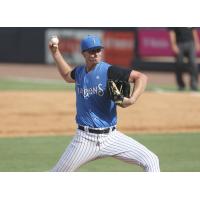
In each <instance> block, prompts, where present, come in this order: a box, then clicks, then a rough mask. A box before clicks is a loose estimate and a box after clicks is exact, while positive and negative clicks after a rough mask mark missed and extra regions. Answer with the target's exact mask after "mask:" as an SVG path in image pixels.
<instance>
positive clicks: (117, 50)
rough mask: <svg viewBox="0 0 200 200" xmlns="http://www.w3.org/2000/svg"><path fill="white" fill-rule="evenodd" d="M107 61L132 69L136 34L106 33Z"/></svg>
mask: <svg viewBox="0 0 200 200" xmlns="http://www.w3.org/2000/svg"><path fill="white" fill-rule="evenodd" d="M103 39H104V45H105V50H104V53H105V60H106V61H107V62H109V63H112V64H113V65H120V66H123V67H131V65H132V63H133V59H134V47H135V42H134V33H133V32H112V31H105V32H104V35H103Z"/></svg>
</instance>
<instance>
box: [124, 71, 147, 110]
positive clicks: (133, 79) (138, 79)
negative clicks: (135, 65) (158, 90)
mask: <svg viewBox="0 0 200 200" xmlns="http://www.w3.org/2000/svg"><path fill="white" fill-rule="evenodd" d="M129 82H130V83H133V84H134V88H133V93H132V94H131V97H130V98H127V97H124V100H123V103H122V105H121V107H123V108H126V107H128V106H130V105H132V104H134V103H135V102H136V101H137V100H138V98H139V97H140V95H141V94H142V93H143V92H144V90H145V88H146V85H147V76H146V75H145V74H143V73H141V72H138V71H135V70H133V71H132V72H131V73H130V76H129Z"/></svg>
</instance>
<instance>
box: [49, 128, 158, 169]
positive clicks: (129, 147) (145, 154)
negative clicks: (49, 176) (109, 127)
mask: <svg viewBox="0 0 200 200" xmlns="http://www.w3.org/2000/svg"><path fill="white" fill-rule="evenodd" d="M108 156H112V157H114V158H116V159H119V160H122V161H125V162H127V163H131V164H136V165H139V166H141V167H142V168H143V170H144V171H146V172H159V171H160V167H159V160H158V157H157V156H156V155H155V154H154V153H152V152H151V151H150V150H149V149H147V148H146V147H145V146H143V145H142V144H140V143H139V142H137V141H135V140H134V139H133V138H131V137H128V136H127V135H124V134H123V133H121V132H119V131H117V130H115V131H112V132H110V133H107V134H94V133H89V132H86V131H81V130H79V129H77V133H76V135H75V136H74V138H73V139H72V141H71V143H70V144H69V146H68V147H67V148H66V150H65V152H64V153H63V155H62V156H61V158H60V160H59V161H58V163H57V164H56V165H55V167H54V168H53V169H52V171H53V172H67V171H68V172H70V171H76V170H77V169H78V168H79V167H80V166H81V165H83V164H85V163H87V162H89V161H92V160H96V159H100V158H105V157H108Z"/></svg>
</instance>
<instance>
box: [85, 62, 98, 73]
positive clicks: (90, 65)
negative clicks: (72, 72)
mask: <svg viewBox="0 0 200 200" xmlns="http://www.w3.org/2000/svg"><path fill="white" fill-rule="evenodd" d="M96 65H97V64H96V63H93V64H87V65H86V71H87V72H89V71H91V70H93V69H94V68H95V66H96Z"/></svg>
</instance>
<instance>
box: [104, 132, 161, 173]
mask: <svg viewBox="0 0 200 200" xmlns="http://www.w3.org/2000/svg"><path fill="white" fill-rule="evenodd" d="M108 143H109V145H105V148H104V149H103V150H102V151H103V153H104V155H105V156H106V155H110V156H112V157H114V158H116V159H119V160H122V161H125V162H127V163H131V164H136V165H138V166H141V167H142V168H143V169H144V171H147V172H159V171H160V166H159V159H158V157H157V156H156V155H155V154H154V153H153V152H152V151H150V150H149V149H148V148H146V147H145V146H144V145H142V144H140V143H139V142H137V141H136V140H134V139H133V138H131V137H128V136H127V135H124V134H123V133H121V132H118V131H115V132H113V133H112V135H111V136H110V138H109V140H108Z"/></svg>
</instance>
